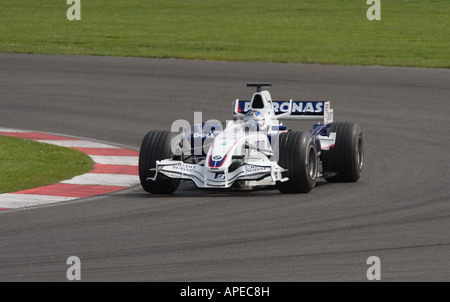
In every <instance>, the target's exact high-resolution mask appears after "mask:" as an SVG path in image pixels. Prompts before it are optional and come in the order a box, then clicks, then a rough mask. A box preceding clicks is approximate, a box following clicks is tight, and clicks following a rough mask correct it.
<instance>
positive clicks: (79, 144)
mask: <svg viewBox="0 0 450 302" xmlns="http://www.w3.org/2000/svg"><path fill="white" fill-rule="evenodd" d="M36 142H40V143H45V144H51V145H57V146H60V147H68V148H70V147H72V148H109V149H119V147H115V146H111V145H107V144H103V143H98V142H90V141H85V140H73V141H72V140H50V139H49V140H43V139H40V140H36Z"/></svg>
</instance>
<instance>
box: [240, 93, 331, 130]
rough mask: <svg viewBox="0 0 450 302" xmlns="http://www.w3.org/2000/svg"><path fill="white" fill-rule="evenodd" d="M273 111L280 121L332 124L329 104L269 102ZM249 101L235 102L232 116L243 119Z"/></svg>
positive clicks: (291, 101)
mask: <svg viewBox="0 0 450 302" xmlns="http://www.w3.org/2000/svg"><path fill="white" fill-rule="evenodd" d="M271 103H272V105H273V111H274V113H275V116H276V118H277V119H280V120H323V123H324V124H331V123H332V122H333V109H331V107H330V102H304V101H293V100H290V101H271ZM251 108H252V107H251V101H250V100H239V99H238V100H236V101H235V102H234V106H233V116H234V117H238V118H239V117H243V116H244V115H245V114H246V113H247V112H248V111H249V110H250V109H251Z"/></svg>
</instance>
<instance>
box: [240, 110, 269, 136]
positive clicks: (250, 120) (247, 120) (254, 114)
mask: <svg viewBox="0 0 450 302" xmlns="http://www.w3.org/2000/svg"><path fill="white" fill-rule="evenodd" d="M265 120H266V119H265V117H264V115H263V114H262V113H261V112H259V111H256V110H253V109H250V111H248V112H247V113H246V114H245V116H244V124H246V126H247V127H248V129H249V130H250V131H258V130H261V131H265V129H264V128H265Z"/></svg>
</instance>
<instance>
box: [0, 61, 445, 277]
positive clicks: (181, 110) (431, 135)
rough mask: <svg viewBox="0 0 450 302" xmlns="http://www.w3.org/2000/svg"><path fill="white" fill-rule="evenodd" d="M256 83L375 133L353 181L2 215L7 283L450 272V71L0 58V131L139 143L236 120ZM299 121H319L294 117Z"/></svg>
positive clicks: (134, 197) (117, 200)
mask: <svg viewBox="0 0 450 302" xmlns="http://www.w3.org/2000/svg"><path fill="white" fill-rule="evenodd" d="M248 81H271V82H272V83H273V87H272V88H271V92H272V96H273V97H274V98H276V99H289V98H295V99H300V98H303V99H306V100H308V99H310V100H331V101H332V107H333V108H334V112H335V120H336V121H355V122H358V123H359V124H360V126H361V128H362V129H363V132H364V138H365V167H364V170H363V174H362V177H361V179H360V181H359V182H358V183H349V184H347V183H345V184H334V183H333V184H331V183H325V182H320V183H319V184H318V186H317V187H316V188H314V190H313V191H312V192H311V193H309V194H300V195H281V194H280V193H279V192H278V191H276V190H272V189H268V190H258V191H252V192H222V191H200V190H196V189H195V188H194V187H193V185H191V184H183V185H182V187H181V188H180V189H179V190H178V191H177V192H176V193H175V194H174V195H173V196H168V197H165V196H152V195H149V194H146V193H145V192H144V191H143V190H142V189H141V188H140V187H134V188H131V189H127V190H124V191H119V192H116V193H113V194H109V195H106V196H102V197H96V198H88V199H81V200H79V201H76V202H68V203H62V204H57V205H54V206H46V207H37V208H30V209H23V210H13V211H3V212H0V281H65V280H66V270H67V269H68V268H69V266H68V265H67V264H66V260H67V258H68V257H69V256H78V257H79V258H80V259H81V277H82V281H365V280H367V278H366V271H367V269H368V268H369V265H367V264H366V260H367V258H368V257H369V256H377V257H379V258H380V260H381V278H382V280H384V281H450V190H449V184H450V174H449V167H450V160H449V151H448V150H449V149H450V137H449V135H448V129H449V128H450V119H449V114H450V98H449V96H450V70H444V69H416V68H385V67H348V66H324V65H303V64H271V63H232V62H228V63H226V62H207V61H183V60H154V59H139V58H113V57H79V56H50V55H19V54H0V127H9V128H19V129H32V130H36V131H44V132H52V133H62V134H67V135H74V136H80V137H86V138H90V139H95V140H100V141H106V142H113V143H116V144H120V145H123V146H128V147H130V148H132V149H135V150H138V148H139V146H140V143H141V140H142V138H143V136H144V135H145V134H146V132H147V131H148V130H150V129H170V126H171V123H172V122H173V121H174V120H176V119H187V120H188V121H191V122H192V121H193V116H194V114H193V113H194V111H202V112H203V120H207V119H210V118H219V119H221V120H225V119H227V118H231V103H232V101H233V100H234V99H235V98H237V97H244V98H245V97H248V96H250V94H251V93H252V90H251V89H249V88H246V87H245V83H246V82H248ZM289 125H290V126H292V127H297V128H303V129H307V127H309V126H310V124H309V123H308V124H307V125H303V124H296V123H292V122H290V123H289Z"/></svg>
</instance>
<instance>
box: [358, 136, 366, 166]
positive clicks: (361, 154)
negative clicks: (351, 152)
mask: <svg viewBox="0 0 450 302" xmlns="http://www.w3.org/2000/svg"><path fill="white" fill-rule="evenodd" d="M356 159H357V161H358V169H359V170H361V169H362V167H363V164H364V152H363V142H362V137H361V136H360V137H359V138H358V145H357V147H356Z"/></svg>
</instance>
